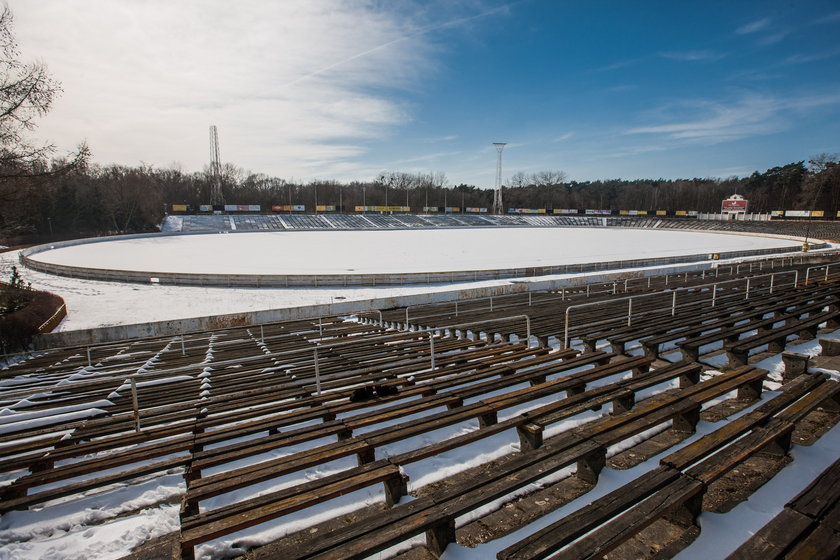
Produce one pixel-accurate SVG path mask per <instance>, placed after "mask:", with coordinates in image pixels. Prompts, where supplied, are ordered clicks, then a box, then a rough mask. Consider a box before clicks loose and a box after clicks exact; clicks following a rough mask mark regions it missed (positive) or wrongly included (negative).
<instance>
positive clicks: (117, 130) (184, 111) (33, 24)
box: [11, 0, 447, 176]
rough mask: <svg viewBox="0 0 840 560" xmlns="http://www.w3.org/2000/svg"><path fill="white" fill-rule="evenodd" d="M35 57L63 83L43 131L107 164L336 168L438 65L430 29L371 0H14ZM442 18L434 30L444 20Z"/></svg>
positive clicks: (389, 124)
mask: <svg viewBox="0 0 840 560" xmlns="http://www.w3.org/2000/svg"><path fill="white" fill-rule="evenodd" d="M11 8H12V11H13V12H14V14H15V18H16V24H15V32H16V35H17V37H18V39H19V42H20V44H21V51H22V53H23V58H24V59H33V58H38V59H43V60H45V61H46V62H47V65H48V67H49V69H50V71H51V72H52V74H53V75H54V76H55V77H56V78H57V79H59V80H60V81H61V82H62V84H63V87H64V94H63V95H62V96H61V98H60V99H59V100H58V101H57V102H56V103H55V105H54V107H53V110H52V112H51V113H50V114H49V115H48V116H47V117H45V118H44V119H43V120H42V121H41V123H40V127H39V129H38V131H37V135H38V137H40V138H44V139H46V140H50V141H52V142H54V143H56V144H57V145H58V146H59V147H61V148H65V149H71V148H72V147H73V146H74V145H75V144H76V143H78V142H79V141H81V140H85V139H86V140H87V141H88V142H89V144H90V146H91V149H92V151H93V153H94V159H95V160H96V161H99V162H103V163H110V162H119V163H126V164H136V163H138V162H140V161H145V162H147V163H155V164H159V165H166V164H167V163H168V162H172V161H179V162H182V163H183V164H184V166H185V167H186V168H187V169H190V170H195V169H200V168H201V167H202V166H203V165H204V164H205V162H207V161H208V160H209V143H208V127H209V125H210V124H216V125H218V128H219V137H220V138H219V139H220V146H221V152H222V159H223V160H225V161H233V162H236V163H237V164H238V165H241V166H242V167H244V168H247V169H254V170H257V171H263V172H268V173H273V174H277V175H280V176H290V175H296V176H301V175H313V174H315V173H317V174H319V175H322V176H324V175H329V174H330V172H331V170H332V169H339V168H343V167H346V166H345V163H346V162H345V160H346V159H348V158H353V157H358V156H359V155H360V154H362V153H364V151H365V147H364V142H365V141H366V140H369V139H373V138H381V137H382V136H383V135H385V134H387V133H388V131H389V130H390V129H392V128H393V127H395V126H398V125H401V124H404V123H407V122H409V121H410V120H411V114H410V112H409V110H408V108H407V107H406V106H405V105H403V104H402V103H401V102H400V101H399V100H397V98H396V96H395V95H394V94H395V91H399V90H400V89H404V88H408V87H409V86H411V87H414V86H415V84H417V83H418V82H419V81H420V78H421V77H422V76H423V75H424V74H426V73H428V72H429V71H431V70H433V68H434V63H433V58H432V56H433V54H434V53H433V47H431V46H430V45H429V42H428V41H427V40H426V38H424V36H423V32H424V28H413V27H412V25H413V24H412V23H411V20H409V19H405V18H402V17H398V16H397V15H396V14H394V13H390V12H386V11H381V10H376V9H374V8H373V4H370V3H347V2H340V1H338V0H298V1H284V2H272V3H267V2H258V1H256V0H251V1H245V2H237V3H236V4H231V3H229V2H226V1H221V0H217V1H214V2H198V1H192V2H168V1H164V0H150V1H148V2H134V1H128V0H124V1H114V0H87V1H85V2H66V1H59V0H45V1H41V2H26V3H21V4H19V5H12V6H11ZM441 25H447V24H446V23H444V24H439V25H438V26H437V27H440V26H441Z"/></svg>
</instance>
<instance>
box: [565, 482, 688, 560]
mask: <svg viewBox="0 0 840 560" xmlns="http://www.w3.org/2000/svg"><path fill="white" fill-rule="evenodd" d="M703 489H704V487H703V484H702V483H700V482H698V481H696V480H691V479H689V478H686V477H679V478H677V479H676V480H675V481H673V482H671V483H670V484H668V485H667V486H665V487H663V488H661V489H660V490H658V491H657V492H655V493H653V494H652V495H651V496H649V497H648V498H647V499H646V500H644V501H643V502H641V503H639V504H638V505H636V506H635V507H633V508H631V509H629V510H627V511H625V512H624V513H622V514H620V515H618V516H617V517H613V518H612V519H611V520H609V521H607V522H606V523H603V524H602V525H600V526H599V527H598V528H597V529H595V530H594V531H592V532H590V533H589V534H587V535H585V536H583V537H582V538H580V539H578V540H577V541H575V542H573V543H572V544H570V545H569V546H567V547H566V548H564V549H563V550H561V551H560V552H559V553H557V555H556V556H554V558H557V559H558V560H572V559H574V560H590V559H593V560H594V559H596V558H601V557H602V556H603V555H604V554H606V553H608V552H609V551H610V550H613V549H614V548H616V547H617V546H619V545H620V544H621V543H623V542H625V541H626V540H628V539H630V538H631V537H633V536H634V535H636V534H637V533H639V532H640V531H641V530H642V529H644V528H645V527H647V526H649V525H650V524H652V523H653V522H654V521H656V520H657V519H659V518H661V517H664V516H665V515H668V514H670V513H673V512H675V511H676V510H677V509H678V508H680V507H682V506H684V505H685V504H687V503H688V502H689V501H691V500H692V499H696V498H698V497H699V496H701V495H702V492H703Z"/></svg>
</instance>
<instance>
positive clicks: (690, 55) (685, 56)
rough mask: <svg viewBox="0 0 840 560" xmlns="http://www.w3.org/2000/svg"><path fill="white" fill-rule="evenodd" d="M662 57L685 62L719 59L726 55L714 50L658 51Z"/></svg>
mask: <svg viewBox="0 0 840 560" xmlns="http://www.w3.org/2000/svg"><path fill="white" fill-rule="evenodd" d="M659 56H661V57H662V58H668V59H671V60H680V61H685V62H694V61H697V60H720V59H721V58H724V57H725V56H726V55H725V54H722V53H717V52H714V51H706V50H702V51H683V52H663V53H659Z"/></svg>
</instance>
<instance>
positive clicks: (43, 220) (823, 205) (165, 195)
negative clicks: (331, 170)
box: [0, 155, 840, 236]
mask: <svg viewBox="0 0 840 560" xmlns="http://www.w3.org/2000/svg"><path fill="white" fill-rule="evenodd" d="M49 167H50V166H49V165H44V168H45V169H49ZM213 184H214V176H213V175H212V174H211V173H210V171H209V168H208V169H205V170H203V171H200V172H192V173H189V172H185V171H183V170H181V169H178V168H157V167H152V166H140V167H128V166H121V165H107V166H99V165H85V166H76V167H74V168H72V169H63V170H62V172H61V173H55V174H51V175H45V176H41V177H17V178H9V177H7V178H5V179H3V180H2V182H0V185H2V187H0V193H1V194H0V196H2V202H3V204H2V207H0V232H1V233H2V235H4V236H14V235H25V234H41V235H44V234H53V235H58V234H76V233H91V234H104V233H124V232H139V231H153V230H154V229H155V227H156V226H157V225H158V224H159V223H160V221H161V219H162V218H163V216H164V215H165V213H166V212H167V210H168V209H169V208H170V205H171V204H187V205H194V206H195V207H198V205H200V204H209V203H210V202H211V196H212V192H213ZM221 192H222V196H223V198H224V201H225V202H227V203H229V204H259V205H261V206H262V208H263V209H264V210H270V208H271V206H272V205H286V204H289V205H298V204H299V205H305V206H306V209H307V211H310V212H311V211H314V210H315V206H316V205H329V206H337V207H343V208H345V209H346V210H347V211H353V209H354V207H356V206H409V207H411V208H412V210H414V211H418V212H419V211H422V209H423V208H424V207H437V208H440V209H441V210H442V208H443V207H445V206H448V207H458V208H463V207H481V208H489V207H491V206H492V202H493V193H492V191H491V190H489V189H483V188H478V187H476V186H474V185H466V184H459V185H451V184H450V183H449V181H448V180H447V178H446V175H445V174H444V173H430V174H423V173H418V174H412V173H403V172H387V173H382V174H381V175H380V176H378V177H377V178H375V179H373V180H370V181H350V182H342V181H335V180H316V181H308V182H297V181H293V180H286V179H281V178H277V177H272V176H268V175H265V174H260V173H248V172H245V171H243V170H242V169H240V168H237V167H235V166H233V165H231V164H226V165H224V166H223V169H222V173H221ZM733 193H738V194H741V195H743V196H744V197H746V198H747V199H749V201H750V210H751V211H753V212H770V211H772V210H791V209H801V210H823V211H825V212H826V216H834V215H836V211H837V210H838V209H840V164H838V162H837V158H836V157H833V156H826V155H821V156H817V157H815V158H813V159H811V160H810V161H809V162H807V163H806V162H804V161H800V162H795V163H790V164H787V165H784V166H780V167H774V168H772V169H768V170H766V171H764V172H758V171H756V172H755V173H753V174H752V175H750V176H749V177H742V178H735V177H733V178H729V179H709V178H705V179H699V178H694V179H676V180H665V179H635V180H623V179H611V180H598V181H569V180H567V179H566V177H565V174H563V173H562V172H556V171H551V172H540V173H533V174H523V173H518V174H515V175H513V176H512V177H510V178H509V179H508V180H507V181H505V186H504V190H503V199H504V204H505V207H506V208H513V207H516V208H545V209H547V210H548V211H549V212H550V211H552V210H553V209H565V208H576V209H586V208H598V209H613V210H668V211H676V210H696V211H699V212H717V211H719V210H720V202H721V200H722V199H724V198H726V197H728V196H730V195H732V194H733Z"/></svg>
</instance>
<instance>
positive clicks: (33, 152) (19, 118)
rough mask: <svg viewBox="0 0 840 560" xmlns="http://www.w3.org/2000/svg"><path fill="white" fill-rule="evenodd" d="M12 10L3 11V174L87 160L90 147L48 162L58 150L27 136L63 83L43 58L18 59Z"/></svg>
mask: <svg viewBox="0 0 840 560" xmlns="http://www.w3.org/2000/svg"><path fill="white" fill-rule="evenodd" d="M12 22H13V17H12V12H11V11H10V10H9V8H8V7H3V9H2V12H0V178H7V177H21V176H24V177H25V176H40V175H45V174H54V173H57V172H60V171H63V170H66V169H68V168H69V167H73V166H78V165H80V164H82V163H84V162H85V161H86V159H87V157H88V148H87V146H85V145H84V144H82V145H80V146H79V148H78V150H77V152H76V153H75V154H72V155H70V156H69V158H64V159H63V160H61V161H58V162H53V164H52V165H50V164H48V163H47V160H48V158H50V157H51V156H52V155H53V153H54V152H55V148H54V147H53V146H51V145H35V144H33V143H31V142H30V140H29V139H28V138H27V137H26V134H27V132H29V131H31V130H33V129H34V128H35V121H36V119H37V118H38V117H41V116H43V115H45V114H46V113H47V111H49V109H50V106H51V105H52V103H53V101H54V100H55V98H56V96H57V95H58V94H59V93H60V92H61V85H60V84H59V83H58V82H57V81H56V80H55V79H54V78H52V76H50V74H49V72H48V71H47V67H46V65H45V64H44V63H43V62H28V63H24V62H21V61H20V60H19V56H20V53H19V51H18V45H17V41H15V38H14V35H13V34H12Z"/></svg>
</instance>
